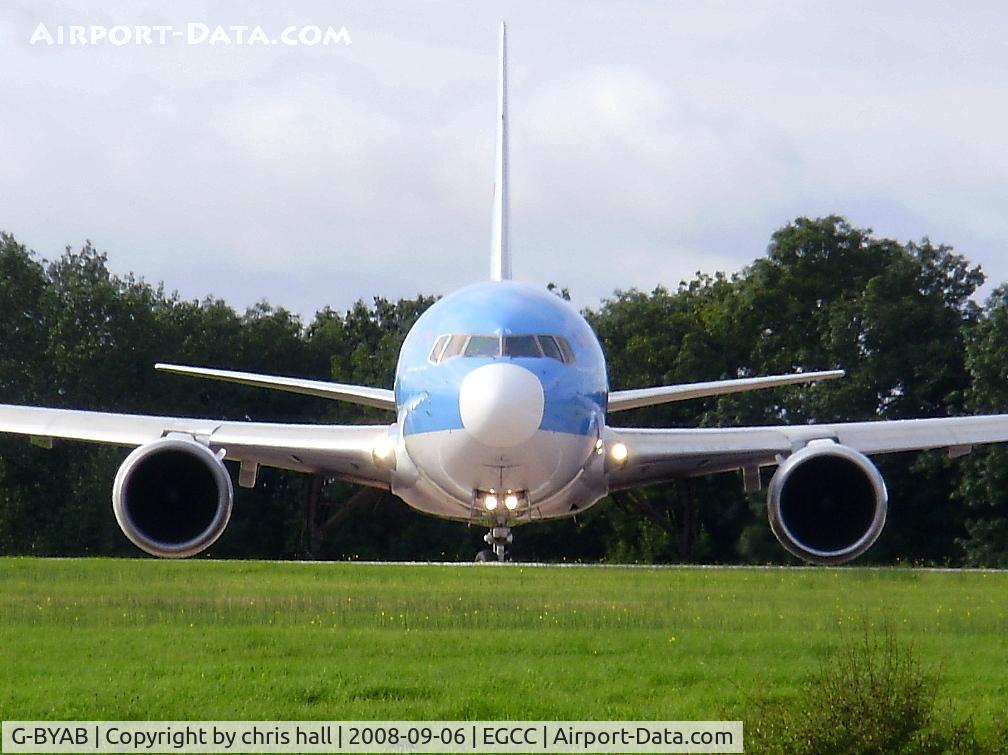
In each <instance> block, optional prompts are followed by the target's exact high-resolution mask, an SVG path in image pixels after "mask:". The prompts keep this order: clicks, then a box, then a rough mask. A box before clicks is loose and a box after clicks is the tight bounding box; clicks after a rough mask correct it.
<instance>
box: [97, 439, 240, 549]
mask: <svg viewBox="0 0 1008 755" xmlns="http://www.w3.org/2000/svg"><path fill="white" fill-rule="evenodd" d="M233 500H234V489H233V488H232V486H231V476H230V475H229V474H228V472H227V469H226V468H225V467H224V462H223V461H221V459H220V458H219V457H218V456H217V455H216V454H215V453H214V452H213V451H211V450H210V449H209V448H207V447H206V446H204V445H203V444H201V443H198V442H196V441H195V440H191V439H188V438H183V437H168V438H161V439H159V440H155V441H151V442H150V443H145V444H144V445H142V446H140V447H139V448H137V449H135V450H134V451H133V453H131V454H130V455H129V456H127V457H126V460H125V461H124V462H123V463H122V466H121V467H119V471H118V473H116V478H115V485H114V486H113V488H112V508H113V510H114V511H115V517H116V521H118V522H119V526H120V527H121V528H122V531H123V533H124V534H125V535H126V537H128V538H129V539H130V540H131V541H132V542H133V543H134V544H135V545H136V546H137V547H139V548H141V549H142V550H144V551H146V552H147V553H150V554H151V555H153V556H161V557H162V558H186V557H188V556H193V555H195V554H197V553H199V552H200V551H203V550H205V549H206V548H208V547H210V546H211V545H212V544H213V543H214V542H215V541H216V540H217V538H219V537H220V536H221V533H222V532H224V528H225V527H227V523H228V520H229V519H230V518H231V504H232V502H233Z"/></svg>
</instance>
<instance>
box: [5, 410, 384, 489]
mask: <svg viewBox="0 0 1008 755" xmlns="http://www.w3.org/2000/svg"><path fill="white" fill-rule="evenodd" d="M0 433H13V434H17V435H27V436H29V437H32V438H34V439H41V440H43V441H51V440H52V439H53V438H63V439H72V440H82V441H90V442H93V443H105V444H110V445H116V446H129V447H134V446H140V445H143V444H144V443H148V442H150V441H154V440H157V439H159V438H163V437H166V436H168V435H170V434H175V433H178V434H183V435H189V436H192V437H193V438H194V439H196V440H198V441H200V442H203V443H205V444H207V445H209V447H210V449H211V450H213V451H214V452H215V453H216V452H220V451H224V453H225V458H226V459H228V460H230V461H238V462H242V463H247V464H261V465H263V466H269V467H276V468H279V469H290V470H294V471H297V472H309V473H315V474H325V475H327V476H331V477H337V478H340V479H344V480H349V481H351V482H357V483H360V484H363V485H371V486H374V487H382V488H387V487H388V486H389V483H390V475H389V470H388V469H387V468H385V467H384V466H383V465H379V464H378V463H376V461H375V458H374V451H375V449H376V448H377V447H379V446H380V445H381V444H383V443H387V439H388V426H387V425H360V426H358V425H350V426H347V425H295V424H280V423H271V422H223V421H218V420H211V419H188V418H185V417H155V416H144V415H136V414H109V413H105V412H88V411H77V410H70V409H47V408H41V407H34V406H10V405H0Z"/></svg>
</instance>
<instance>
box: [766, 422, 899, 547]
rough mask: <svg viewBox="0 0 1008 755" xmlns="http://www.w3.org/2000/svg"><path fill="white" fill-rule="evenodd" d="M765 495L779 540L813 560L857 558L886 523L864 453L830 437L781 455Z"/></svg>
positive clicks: (882, 492)
mask: <svg viewBox="0 0 1008 755" xmlns="http://www.w3.org/2000/svg"><path fill="white" fill-rule="evenodd" d="M767 498H768V501H767V502H768V506H767V508H768V513H769V516H770V529H772V530H773V533H774V535H775V536H776V537H777V539H778V540H779V541H780V544H781V545H783V546H784V547H785V548H786V549H787V550H788V551H790V552H791V553H793V554H794V555H796V556H797V557H798V558H801V559H804V560H805V561H811V562H812V563H815V564H824V565H826V564H842V563H845V562H847V561H850V560H851V559H854V558H857V557H858V556H860V555H861V554H862V553H864V552H865V551H866V550H868V549H869V548H870V547H871V546H872V544H873V543H874V542H875V541H876V540H877V539H878V536H879V535H880V534H881V533H882V528H883V527H884V526H885V518H886V507H887V501H888V494H887V493H886V487H885V482H884V481H883V480H882V475H881V474H879V471H878V469H877V468H876V467H875V465H874V464H872V463H871V461H870V460H869V459H868V457H866V456H865V455H864V454H862V453H859V452H858V451H855V450H854V449H852V448H848V447H847V446H843V445H840V444H838V443H833V442H830V441H813V442H812V443H810V444H809V445H807V446H805V448H803V449H801V450H800V451H797V452H795V453H793V454H791V456H789V457H788V458H787V459H785V460H784V462H783V463H782V464H781V465H780V467H778V469H777V472H776V473H775V474H774V476H773V479H772V480H771V481H770V489H769V491H768V496H767Z"/></svg>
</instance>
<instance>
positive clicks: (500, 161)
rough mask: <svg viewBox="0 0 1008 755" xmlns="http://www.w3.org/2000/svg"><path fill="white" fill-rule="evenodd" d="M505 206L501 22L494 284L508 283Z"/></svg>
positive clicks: (505, 131) (503, 38) (504, 69)
mask: <svg viewBox="0 0 1008 755" xmlns="http://www.w3.org/2000/svg"><path fill="white" fill-rule="evenodd" d="M508 204H509V202H508V123H507V29H506V28H505V26H504V22H503V21H501V25H500V61H499V71H498V79H497V161H496V165H495V167H494V191H493V248H492V250H491V257H490V279H491V280H495V281H506V280H511V242H510V238H509V236H510V234H509V232H508V215H509V212H510V210H509V207H508Z"/></svg>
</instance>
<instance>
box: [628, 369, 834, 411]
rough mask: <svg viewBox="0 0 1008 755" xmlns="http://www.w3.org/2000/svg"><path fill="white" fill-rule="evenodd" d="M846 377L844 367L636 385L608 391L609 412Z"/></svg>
mask: <svg viewBox="0 0 1008 755" xmlns="http://www.w3.org/2000/svg"><path fill="white" fill-rule="evenodd" d="M843 376H844V371H843V370H826V371H823V372H795V373H792V374H790V375H764V376H762V377H753V378H735V379H732V380H712V381H710V382H706V383H683V384H682V385H662V386H659V387H657V388H635V389H633V390H629V391H609V412H610V413H611V412H622V411H625V410H627V409H638V408H640V407H642V406H654V405H656V404H668V403H671V402H673V401H686V400H687V399H691V398H705V397H707V396H723V395H725V394H728V393H743V392H745V391H755V390H761V389H764V388H776V387H778V386H782V385H798V384H800V383H813V382H815V381H817V380H834V379H836V378H841V377H843Z"/></svg>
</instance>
